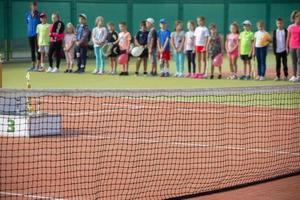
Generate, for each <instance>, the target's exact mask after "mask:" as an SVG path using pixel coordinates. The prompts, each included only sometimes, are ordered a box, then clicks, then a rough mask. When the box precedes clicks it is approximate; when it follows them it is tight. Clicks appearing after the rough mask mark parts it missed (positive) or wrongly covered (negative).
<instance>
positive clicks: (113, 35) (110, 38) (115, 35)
mask: <svg viewBox="0 0 300 200" xmlns="http://www.w3.org/2000/svg"><path fill="white" fill-rule="evenodd" d="M118 38H119V37H118V33H117V32H116V31H111V32H108V34H107V38H106V39H107V42H108V43H112V42H115V41H117V40H118Z"/></svg>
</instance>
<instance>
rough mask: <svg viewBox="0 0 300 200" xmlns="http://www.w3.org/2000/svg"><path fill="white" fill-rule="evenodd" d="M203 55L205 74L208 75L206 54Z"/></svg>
mask: <svg viewBox="0 0 300 200" xmlns="http://www.w3.org/2000/svg"><path fill="white" fill-rule="evenodd" d="M201 54H202V60H203V66H204V71H203V74H207V71H208V70H207V66H206V52H202V53H201ZM200 73H201V72H200Z"/></svg>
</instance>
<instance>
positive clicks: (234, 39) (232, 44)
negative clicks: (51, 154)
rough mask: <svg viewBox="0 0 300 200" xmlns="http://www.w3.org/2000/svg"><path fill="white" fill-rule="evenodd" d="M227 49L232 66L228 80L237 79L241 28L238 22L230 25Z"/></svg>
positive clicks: (226, 43)
mask: <svg viewBox="0 0 300 200" xmlns="http://www.w3.org/2000/svg"><path fill="white" fill-rule="evenodd" d="M225 48H226V52H227V57H228V60H229V65H230V72H231V74H230V76H229V77H228V79H231V80H233V79H237V58H238V56H239V27H238V24H237V23H236V22H233V23H232V24H231V25H230V33H229V34H228V35H227V37H226V42H225Z"/></svg>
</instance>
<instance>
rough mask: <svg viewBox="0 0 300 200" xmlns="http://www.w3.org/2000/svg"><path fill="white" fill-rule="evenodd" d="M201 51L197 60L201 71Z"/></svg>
mask: <svg viewBox="0 0 300 200" xmlns="http://www.w3.org/2000/svg"><path fill="white" fill-rule="evenodd" d="M201 60H202V58H201V53H197V61H198V72H199V73H201Z"/></svg>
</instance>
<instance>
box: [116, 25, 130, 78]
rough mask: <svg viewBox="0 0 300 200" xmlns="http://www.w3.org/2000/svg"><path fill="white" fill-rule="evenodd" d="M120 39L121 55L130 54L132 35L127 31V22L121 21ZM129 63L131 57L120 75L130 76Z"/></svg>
mask: <svg viewBox="0 0 300 200" xmlns="http://www.w3.org/2000/svg"><path fill="white" fill-rule="evenodd" d="M119 29H120V33H119V39H118V41H117V43H118V44H119V47H120V55H121V54H128V53H129V48H130V43H131V35H130V33H129V32H128V31H127V25H126V23H125V22H120V24H119ZM128 63H129V59H128V60H127V63H126V64H124V65H123V71H122V72H121V73H120V76H128V75H129V73H128Z"/></svg>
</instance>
